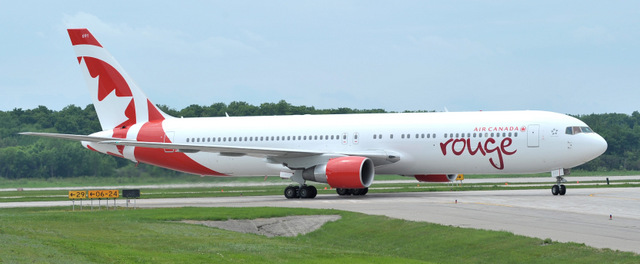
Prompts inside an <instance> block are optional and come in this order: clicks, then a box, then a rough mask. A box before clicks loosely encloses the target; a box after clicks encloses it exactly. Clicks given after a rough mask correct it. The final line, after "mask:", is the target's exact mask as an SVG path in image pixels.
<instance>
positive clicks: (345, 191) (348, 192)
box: [336, 188, 351, 196]
mask: <svg viewBox="0 0 640 264" xmlns="http://www.w3.org/2000/svg"><path fill="white" fill-rule="evenodd" d="M336 192H337V193H338V195H340V196H346V195H351V190H350V189H345V188H336Z"/></svg>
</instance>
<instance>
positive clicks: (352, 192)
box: [336, 188, 369, 196]
mask: <svg viewBox="0 0 640 264" xmlns="http://www.w3.org/2000/svg"><path fill="white" fill-rule="evenodd" d="M336 192H337V193H338V195H340V196H348V195H359V196H362V195H365V194H367V193H368V192H369V188H362V189H346V188H336Z"/></svg>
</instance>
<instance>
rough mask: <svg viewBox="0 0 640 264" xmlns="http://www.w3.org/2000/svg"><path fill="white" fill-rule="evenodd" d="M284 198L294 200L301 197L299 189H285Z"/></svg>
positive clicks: (291, 187) (292, 187)
mask: <svg viewBox="0 0 640 264" xmlns="http://www.w3.org/2000/svg"><path fill="white" fill-rule="evenodd" d="M284 197H286V198H287V199H294V198H298V197H300V196H299V194H298V187H294V186H289V187H287V188H284Z"/></svg>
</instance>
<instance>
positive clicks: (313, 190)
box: [308, 185, 318, 199]
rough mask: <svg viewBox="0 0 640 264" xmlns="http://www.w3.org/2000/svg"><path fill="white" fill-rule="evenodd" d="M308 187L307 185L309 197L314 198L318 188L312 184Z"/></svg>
mask: <svg viewBox="0 0 640 264" xmlns="http://www.w3.org/2000/svg"><path fill="white" fill-rule="evenodd" d="M308 187H309V199H312V198H316V195H318V189H316V187H315V186H313V185H311V186H308Z"/></svg>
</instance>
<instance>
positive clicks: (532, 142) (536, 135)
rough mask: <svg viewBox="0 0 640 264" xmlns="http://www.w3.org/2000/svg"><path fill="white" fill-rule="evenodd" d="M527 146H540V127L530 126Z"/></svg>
mask: <svg viewBox="0 0 640 264" xmlns="http://www.w3.org/2000/svg"><path fill="white" fill-rule="evenodd" d="M527 146H528V147H530V148H537V147H539V146H540V125H529V126H528V127H527Z"/></svg>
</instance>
